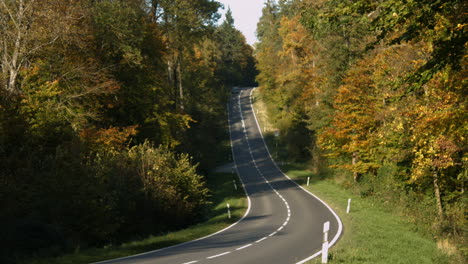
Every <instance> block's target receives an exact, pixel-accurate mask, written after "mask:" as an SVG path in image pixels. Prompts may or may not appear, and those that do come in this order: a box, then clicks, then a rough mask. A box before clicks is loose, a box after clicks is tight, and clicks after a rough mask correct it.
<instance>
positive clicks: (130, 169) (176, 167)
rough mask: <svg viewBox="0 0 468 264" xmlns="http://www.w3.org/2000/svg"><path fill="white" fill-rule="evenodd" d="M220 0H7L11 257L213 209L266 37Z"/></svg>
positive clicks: (3, 140) (0, 94)
mask: <svg viewBox="0 0 468 264" xmlns="http://www.w3.org/2000/svg"><path fill="white" fill-rule="evenodd" d="M220 8H222V6H221V4H220V3H218V2H216V1H212V0H151V1H149V0H117V1H114V0H99V1H96V0H0V28H1V30H0V69H1V70H0V160H1V162H0V208H1V212H0V237H1V238H2V239H1V242H0V244H1V245H0V262H2V263H14V262H15V261H16V260H17V259H18V258H22V257H27V256H50V255H57V254H62V253H64V252H69V251H70V250H72V251H73V250H76V249H79V248H88V247H95V246H102V245H107V244H109V243H120V242H123V241H129V240H131V239H138V238H141V237H144V236H147V235H149V234H159V233H161V232H167V231H170V230H175V229H180V228H182V227H185V226H187V225H190V224H194V223H197V222H199V221H202V220H203V219H204V217H205V212H206V211H207V210H209V204H208V200H207V198H208V196H209V195H210V194H209V193H210V190H209V189H208V188H207V184H206V180H205V176H204V175H205V173H206V172H207V171H209V170H212V169H213V166H214V165H215V164H216V163H217V162H219V161H218V160H219V158H220V156H222V155H221V154H222V153H224V152H223V151H225V150H224V149H223V148H225V147H224V146H223V145H222V144H220V142H221V141H222V140H226V139H227V133H226V124H227V123H226V119H227V116H226V102H227V98H228V96H229V91H230V89H231V87H232V86H254V85H255V76H256V70H255V60H254V57H253V48H252V47H251V46H250V45H248V44H247V43H246V41H245V38H244V36H243V35H242V34H241V33H240V31H238V30H237V29H235V28H234V21H233V18H232V15H231V12H230V11H228V12H227V14H226V19H225V20H224V21H220V13H219V10H220Z"/></svg>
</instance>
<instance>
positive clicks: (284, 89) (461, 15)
mask: <svg viewBox="0 0 468 264" xmlns="http://www.w3.org/2000/svg"><path fill="white" fill-rule="evenodd" d="M466 12H467V3H466V2H464V1H458V0H453V1H400V0H379V1H367V0H354V1H342V0H320V1H317V0H291V1H278V2H276V1H267V3H266V4H265V7H264V9H263V16H262V18H261V20H260V22H259V24H258V32H257V33H258V36H259V39H260V43H258V44H257V50H256V56H257V60H258V68H259V70H260V74H259V76H258V78H257V79H258V81H259V83H260V88H261V92H262V95H263V97H264V98H265V99H266V101H267V103H268V105H269V111H270V113H271V117H272V118H273V119H274V122H275V123H276V126H277V127H278V128H280V129H281V131H282V133H281V134H282V135H283V136H282V140H283V141H284V143H285V144H287V146H288V148H289V149H290V150H291V151H290V152H291V153H292V154H293V155H292V157H291V159H296V160H297V159H305V158H307V159H311V160H312V162H311V166H312V167H313V168H314V169H315V171H322V173H324V171H326V170H327V168H326V167H327V166H324V164H328V165H330V167H332V168H334V170H335V175H337V174H340V175H344V179H343V176H341V177H339V176H336V178H337V179H338V180H339V181H341V182H342V183H343V184H344V185H345V186H353V187H354V188H356V189H357V190H360V192H361V194H362V195H364V196H369V195H371V196H375V197H379V198H380V199H382V200H383V201H384V202H385V203H392V204H394V205H396V206H398V207H399V208H400V209H403V213H404V214H407V215H408V216H409V217H411V218H414V219H415V221H418V222H419V223H425V224H426V226H427V227H428V230H430V231H431V233H432V234H433V235H434V236H436V237H437V236H444V237H449V238H451V239H452V240H453V241H456V243H457V244H458V246H459V249H460V250H461V252H464V254H466V250H467V248H466V240H465V235H466V233H465V232H466V227H467V221H466V209H467V208H466V205H467V200H466V197H467V196H466V193H465V183H466V182H467V180H468V175H467V172H466V171H467V168H468V156H467V152H466V150H467V149H466V146H467V141H466V135H467V134H466V133H467V128H468V127H467V126H468V122H467V120H468V116H467V110H466V105H467V100H466V98H467V91H468V89H467V80H466V74H467V60H466V58H467V57H466V49H467V36H466V30H467V18H466ZM305 142H306V143H305ZM304 143H305V144H304ZM339 172H342V173H339Z"/></svg>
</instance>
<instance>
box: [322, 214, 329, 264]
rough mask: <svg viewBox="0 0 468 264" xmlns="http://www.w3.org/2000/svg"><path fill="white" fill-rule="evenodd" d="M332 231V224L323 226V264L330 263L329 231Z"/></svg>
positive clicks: (327, 223)
mask: <svg viewBox="0 0 468 264" xmlns="http://www.w3.org/2000/svg"><path fill="white" fill-rule="evenodd" d="M329 230H330V222H329V221H327V222H325V223H324V224H323V244H322V263H328V231H329Z"/></svg>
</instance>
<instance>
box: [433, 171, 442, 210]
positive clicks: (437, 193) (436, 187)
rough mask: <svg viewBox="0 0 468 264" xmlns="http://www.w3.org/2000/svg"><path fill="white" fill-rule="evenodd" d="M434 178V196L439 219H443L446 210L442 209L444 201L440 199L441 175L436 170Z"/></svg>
mask: <svg viewBox="0 0 468 264" xmlns="http://www.w3.org/2000/svg"><path fill="white" fill-rule="evenodd" d="M432 177H433V181H434V195H435V198H436V204H437V211H438V213H439V217H440V218H443V217H444V210H443V208H442V199H441V197H440V187H439V174H438V173H437V170H436V169H435V168H433V169H432Z"/></svg>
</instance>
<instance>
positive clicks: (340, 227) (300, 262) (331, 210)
mask: <svg viewBox="0 0 468 264" xmlns="http://www.w3.org/2000/svg"><path fill="white" fill-rule="evenodd" d="M255 89H257V87H255V88H253V89H252V90H250V105H251V108H252V113H253V116H254V118H255V122H256V123H257V127H258V131H260V136H261V138H262V141H263V144H264V145H265V148H266V150H267V151H268V155H269V156H270V158H271V160H273V164H274V165H275V166H276V168H278V170H280V171H281V173H282V174H283V175H284V176H285V177H286V178H288V179H289V180H291V181H292V182H294V183H295V184H296V185H297V186H299V187H300V188H301V189H302V190H304V191H305V192H306V193H308V194H310V195H312V196H313V197H314V198H315V199H317V200H318V201H320V202H321V203H322V204H324V205H325V206H326V207H327V208H328V210H330V212H331V213H332V214H333V216H335V218H336V221H337V222H338V231H337V232H336V235H335V237H333V239H332V241H331V242H330V243H329V244H328V245H329V247H332V246H333V245H334V244H335V243H336V241H338V238H339V237H340V236H341V233H342V232H343V223H342V222H341V219H340V217H339V216H338V215H337V214H336V213H335V211H333V209H332V208H331V207H330V206H329V205H328V204H327V203H325V202H324V201H323V200H322V199H320V198H318V197H317V196H316V195H315V194H313V193H311V192H310V191H308V190H306V189H305V188H304V187H302V186H301V185H299V184H297V183H296V182H295V181H293V180H292V179H291V178H290V177H289V176H288V175H286V174H285V173H284V172H283V171H282V170H281V169H280V168H279V167H278V165H277V164H276V162H275V160H274V159H273V157H272V156H271V153H270V150H269V149H268V146H267V145H266V143H265V139H264V138H263V133H262V130H261V128H260V125H259V124H258V120H257V115H256V114H255V110H254V109H253V103H252V93H253V91H254V90H255ZM321 253H322V251H321V250H320V251H318V252H316V253H315V254H313V255H311V256H310V257H308V258H305V259H303V260H301V261H299V262H296V263H295V264H303V263H305V262H307V261H309V260H311V259H313V258H315V257H317V256H318V255H320V254H321Z"/></svg>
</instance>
